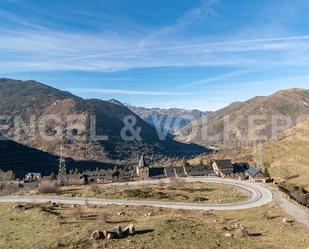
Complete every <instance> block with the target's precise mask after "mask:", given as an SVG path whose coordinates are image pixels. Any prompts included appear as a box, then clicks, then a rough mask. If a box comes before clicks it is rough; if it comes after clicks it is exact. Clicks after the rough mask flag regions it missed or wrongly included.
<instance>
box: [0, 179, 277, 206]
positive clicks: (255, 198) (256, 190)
mask: <svg viewBox="0 0 309 249" xmlns="http://www.w3.org/2000/svg"><path fill="white" fill-rule="evenodd" d="M184 180H185V181H188V182H194V181H202V182H211V183H220V184H227V185H232V186H236V187H239V188H242V189H243V190H246V191H248V192H250V194H251V196H250V198H249V200H247V201H243V202H238V203H229V204H200V203H180V202H162V201H140V200H110V199H98V198H88V199H87V198H79V197H78V198H76V197H63V196H0V202H35V203H46V202H56V203H62V204H77V205H83V204H86V203H88V204H95V205H137V206H153V207H162V208H174V209H197V210H238V209H248V208H254V207H259V206H262V205H265V204H267V203H269V202H271V201H272V193H271V192H270V191H269V190H268V189H267V188H265V187H263V186H261V185H259V184H256V183H251V182H244V181H237V180H231V179H222V178H215V177H214V178H206V177H200V178H196V177H194V178H184ZM163 181H169V180H168V179H166V180H163ZM159 182H162V180H161V181H153V180H151V181H142V182H133V183H124V184H129V185H138V184H154V183H159Z"/></svg>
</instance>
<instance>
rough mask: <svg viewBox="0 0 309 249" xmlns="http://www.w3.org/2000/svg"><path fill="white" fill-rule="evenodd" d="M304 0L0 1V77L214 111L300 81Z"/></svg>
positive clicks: (307, 73)
mask: <svg viewBox="0 0 309 249" xmlns="http://www.w3.org/2000/svg"><path fill="white" fill-rule="evenodd" d="M308 13H309V2H308V1H307V0H297V1H290V0H272V1H269V0H184V1H176V0H174V1H168V0H162V1H161V0H156V1H153V0H151V1H150V0H130V1H128V0H117V1H116V0H113V1H107V0H100V1H99V0H92V1H86V0H74V1H73V0H65V1H64V0H53V1H41V0H2V1H1V2H0V77H11V78H16V79H34V80H37V81H40V82H43V83H46V84H49V85H51V86H54V87H57V88H60V89H62V90H68V91H71V92H73V93H75V94H77V95H79V96H82V97H85V98H100V99H110V98H117V99H118V100H120V101H122V102H125V103H130V104H133V105H138V106H146V107H163V108H168V107H179V108H187V109H192V108H197V109H201V110H217V109H219V108H221V107H224V106H225V105H227V104H229V103H231V102H233V101H243V100H246V99H248V98H250V97H253V96H256V95H269V94H271V93H273V92H275V91H277V90H280V89H286V88H292V87H301V88H308V86H309V70H308V69H309V25H308V23H309V15H308Z"/></svg>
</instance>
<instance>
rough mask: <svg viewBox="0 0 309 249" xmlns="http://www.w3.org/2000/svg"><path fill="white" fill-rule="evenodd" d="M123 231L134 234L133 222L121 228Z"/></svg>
mask: <svg viewBox="0 0 309 249" xmlns="http://www.w3.org/2000/svg"><path fill="white" fill-rule="evenodd" d="M123 233H124V234H125V235H134V234H135V227H134V225H133V224H130V225H128V226H126V227H125V228H124V230H123Z"/></svg>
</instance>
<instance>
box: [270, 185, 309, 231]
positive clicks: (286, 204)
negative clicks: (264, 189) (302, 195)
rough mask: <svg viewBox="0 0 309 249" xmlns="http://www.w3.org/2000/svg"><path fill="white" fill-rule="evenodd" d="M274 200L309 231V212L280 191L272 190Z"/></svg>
mask: <svg viewBox="0 0 309 249" xmlns="http://www.w3.org/2000/svg"><path fill="white" fill-rule="evenodd" d="M270 190H271V192H272V194H273V199H274V201H275V202H276V203H278V205H279V206H280V207H281V208H282V209H283V211H284V212H285V213H286V214H288V215H289V216H291V217H293V218H294V219H295V220H296V221H297V222H299V223H300V224H302V225H304V226H305V227H307V228H308V229H309V210H308V209H307V208H305V207H303V206H301V205H300V204H298V203H296V202H294V201H293V200H290V199H289V197H288V196H287V195H285V194H284V193H281V192H280V191H279V190H277V189H274V188H271V189H270Z"/></svg>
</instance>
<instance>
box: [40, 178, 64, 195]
mask: <svg viewBox="0 0 309 249" xmlns="http://www.w3.org/2000/svg"><path fill="white" fill-rule="evenodd" d="M38 191H39V192H40V193H42V194H49V193H59V191H60V187H59V185H58V183H57V182H56V181H42V182H40V184H39V187H38Z"/></svg>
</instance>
